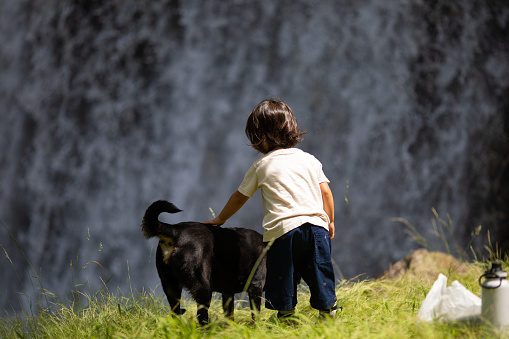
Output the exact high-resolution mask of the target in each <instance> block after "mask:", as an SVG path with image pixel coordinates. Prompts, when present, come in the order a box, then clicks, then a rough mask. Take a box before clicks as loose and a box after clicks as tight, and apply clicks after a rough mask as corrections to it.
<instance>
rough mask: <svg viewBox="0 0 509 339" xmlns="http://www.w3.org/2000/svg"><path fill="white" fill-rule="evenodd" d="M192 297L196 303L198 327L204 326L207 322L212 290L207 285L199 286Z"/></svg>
mask: <svg viewBox="0 0 509 339" xmlns="http://www.w3.org/2000/svg"><path fill="white" fill-rule="evenodd" d="M192 296H193V298H194V300H195V301H196V303H198V312H197V317H198V322H199V323H200V325H205V324H207V323H208V322H209V307H210V300H211V299H212V290H211V288H210V286H209V284H206V283H202V284H200V287H199V288H197V289H195V291H194V293H192Z"/></svg>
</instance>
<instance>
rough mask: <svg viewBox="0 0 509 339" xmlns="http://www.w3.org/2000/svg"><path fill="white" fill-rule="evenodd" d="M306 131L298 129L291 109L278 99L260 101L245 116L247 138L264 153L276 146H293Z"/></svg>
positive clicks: (255, 147)
mask: <svg viewBox="0 0 509 339" xmlns="http://www.w3.org/2000/svg"><path fill="white" fill-rule="evenodd" d="M306 133H307V132H301V131H299V126H298V125H297V119H296V118H295V115H293V112H292V110H291V109H290V107H288V105H287V104H285V103H284V102H282V101H279V100H274V99H268V100H264V101H262V102H260V103H259V104H258V105H257V106H256V107H255V108H254V109H253V111H252V112H251V114H249V117H248V118H247V123H246V135H247V138H248V139H249V141H250V142H251V146H253V148H254V149H256V150H257V151H259V152H261V153H264V154H265V153H268V152H270V151H272V150H273V149H275V148H276V147H281V148H291V147H294V146H295V145H297V144H298V143H299V142H301V141H302V136H303V135H304V134H306Z"/></svg>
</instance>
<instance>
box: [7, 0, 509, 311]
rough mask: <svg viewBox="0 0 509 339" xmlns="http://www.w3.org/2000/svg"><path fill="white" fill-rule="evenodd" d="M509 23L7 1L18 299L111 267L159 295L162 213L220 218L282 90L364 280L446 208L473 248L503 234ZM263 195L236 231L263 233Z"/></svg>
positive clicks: (419, 14)
mask: <svg viewBox="0 0 509 339" xmlns="http://www.w3.org/2000/svg"><path fill="white" fill-rule="evenodd" d="M508 27H509V5H508V3H507V2H506V1H504V0H500V1H494V0H492V1H485V0H482V1H481V0H478V1H474V0H473V1H462V0H451V1H446V2H445V1H425V0H399V1H398V0H395V1H383V2H381V1H375V0H365V1H349V0H342V1H321V2H314V1H310V0H299V1H295V0H292V1H287V0H283V1H247V0H246V1H241V0H238V1H234V0H231V1H206V2H202V1H179V0H166V1H163V0H158V1H151V2H149V3H147V2H140V1H134V0H122V1H121V0H110V1H99V0H95V1H91V0H73V1H62V0H46V1H29V0H16V1H14V0H8V1H3V2H2V3H0V39H1V40H0V41H1V42H2V46H1V47H0V72H1V73H0V107H1V113H0V114H1V117H2V123H1V125H0V132H1V133H0V146H1V149H2V152H1V153H0V176H1V178H2V180H1V181H0V185H1V186H0V189H1V190H0V201H1V202H2V204H1V205H0V220H1V221H2V223H3V226H4V227H2V228H1V229H0V234H1V244H2V247H3V249H4V252H5V254H6V255H5V257H3V258H2V259H0V269H1V271H2V272H3V273H2V274H3V275H2V279H1V284H2V287H1V288H0V290H1V291H2V292H0V293H1V294H0V296H1V297H0V298H1V299H0V302H1V305H2V306H3V307H4V308H7V309H11V308H16V307H17V303H18V301H17V300H18V299H19V295H18V294H16V293H15V292H21V293H25V294H28V295H30V293H32V292H33V291H34V290H35V291H38V290H39V289H40V287H41V286H42V287H44V288H45V289H47V290H49V291H52V292H54V293H57V294H58V295H60V296H63V297H65V296H66V293H67V292H68V291H70V290H71V289H72V288H73V286H74V285H76V284H78V283H83V282H86V281H88V282H89V283H90V284H92V285H93V288H94V289H97V288H99V287H100V286H101V281H100V280H99V277H100V278H101V279H103V281H107V280H108V279H109V278H110V277H111V280H109V282H108V286H109V288H110V289H112V290H116V286H120V288H123V289H126V288H128V287H132V288H137V289H139V288H142V287H145V288H150V289H153V288H155V287H156V286H157V284H158V278H157V274H156V271H155V263H154V259H153V257H154V253H155V251H154V247H155V243H154V241H146V240H145V239H144V238H143V237H142V234H141V230H140V226H139V225H140V222H141V218H142V216H143V213H144V210H145V208H146V207H147V206H148V205H149V204H150V203H151V202H152V201H154V200H158V199H167V200H170V201H172V202H173V203H175V204H176V205H177V206H178V207H179V208H181V209H183V210H184V212H182V213H181V214H179V215H172V216H164V217H163V218H164V220H166V221H170V222H176V221H184V220H208V219H210V218H211V215H210V211H209V207H210V208H212V209H213V210H215V211H219V210H220V209H221V208H222V206H223V205H224V203H225V202H226V200H227V199H228V197H229V195H230V194H231V193H232V192H233V191H234V190H235V189H236V188H237V187H238V185H239V184H240V181H241V180H242V177H243V175H244V172H245V171H246V170H247V168H248V167H249V165H250V164H251V163H252V161H254V160H255V159H256V158H257V157H258V156H259V155H257V154H256V152H255V151H254V150H252V149H250V147H249V146H248V145H247V139H246V137H245V136H244V132H243V131H244V124H245V121H246V118H247V115H248V113H249V112H250V111H251V109H252V108H253V107H254V106H255V105H256V104H257V103H258V102H259V101H261V100H262V99H264V98H266V97H278V98H281V99H283V100H285V101H286V102H287V103H288V104H289V105H290V107H292V109H293V110H294V112H295V114H296V116H297V118H298V120H299V124H300V126H301V128H302V129H304V130H307V131H308V132H309V133H308V134H307V135H306V137H305V140H304V141H303V143H302V144H301V145H300V146H299V147H301V148H302V149H304V150H306V151H309V152H311V153H313V154H314V155H315V156H316V157H317V158H318V159H319V160H320V161H321V162H322V163H323V166H324V170H325V173H326V175H327V176H328V177H329V179H330V180H331V188H332V190H333V192H334V194H335V202H336V228H337V237H336V238H335V240H334V242H333V252H334V254H333V255H334V259H335V262H336V263H337V268H338V271H341V274H342V275H343V276H344V277H346V278H351V277H354V276H356V275H358V274H361V273H366V274H368V275H369V276H376V275H378V274H379V273H380V272H382V271H383V269H385V268H387V266H388V265H389V264H390V263H392V262H394V261H396V260H398V259H400V258H401V257H402V256H404V255H406V254H408V253H409V252H410V251H411V250H412V249H415V248H416V244H415V243H413V242H412V241H411V240H409V238H408V236H407V235H406V234H405V233H404V227H403V226H402V224H400V223H396V222H394V221H393V220H392V219H393V218H394V217H403V218H406V219H407V220H409V221H410V222H412V223H413V224H414V225H416V227H417V228H418V229H419V230H420V231H421V232H422V233H423V234H426V232H427V230H428V229H429V228H430V226H431V222H430V220H431V218H432V216H433V215H432V212H431V209H432V208H435V209H436V210H437V212H438V213H440V215H441V216H443V217H445V216H446V215H447V214H449V215H450V217H451V220H452V221H453V222H454V224H455V227H456V235H455V237H457V238H458V239H460V240H461V241H466V240H468V237H469V234H470V232H471V231H472V230H473V229H474V227H476V226H477V225H479V224H480V223H483V227H485V229H491V231H492V236H494V237H499V240H500V241H501V242H503V241H504V239H507V238H509V237H508V236H507V233H503V232H504V231H503V230H504V229H506V228H507V220H508V216H507V211H508V210H509V206H508V205H507V201H509V198H508V197H509V193H508V191H507V187H509V186H508V180H509V179H508V178H509V169H508V159H509V138H508V135H509V99H508V98H509V43H508V36H509V32H508V29H509V28H508ZM347 183H348V189H347ZM260 200H261V198H260V196H259V195H255V197H254V198H253V199H250V201H249V202H248V203H247V205H246V206H245V207H244V208H243V209H242V210H241V211H240V212H239V213H238V214H237V215H236V216H234V217H233V218H232V219H231V220H229V222H228V225H229V226H244V227H249V228H254V229H258V230H260V223H261V219H262V215H261V213H262V208H261V201H260ZM347 216H348V217H347ZM504 227H505V228H504ZM11 234H12V237H11ZM504 236H505V238H504ZM13 239H16V241H14V240H13ZM18 245H19V247H18ZM21 251H22V252H23V253H24V255H25V256H26V258H25V257H23V254H22V252H21ZM27 261H29V262H30V264H31V267H27ZM35 274H37V278H36V284H35V286H34V287H32V284H31V283H30V281H32V282H33V281H34V278H33V277H34V275H35ZM30 277H32V278H30Z"/></svg>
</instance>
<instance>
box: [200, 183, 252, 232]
mask: <svg viewBox="0 0 509 339" xmlns="http://www.w3.org/2000/svg"><path fill="white" fill-rule="evenodd" d="M248 199H249V197H248V196H245V195H244V194H242V193H240V192H239V191H235V193H233V194H232V196H231V197H230V199H229V200H228V202H227V203H226V205H225V206H224V208H223V210H222V211H221V213H219V215H218V216H217V217H215V218H214V219H213V220H208V221H205V222H204V224H211V225H218V226H219V225H222V224H224V223H225V222H226V220H228V219H230V217H231V216H232V215H234V214H235V213H236V212H237V211H238V210H239V209H240V208H241V207H242V206H244V204H245V203H246V201H247V200H248Z"/></svg>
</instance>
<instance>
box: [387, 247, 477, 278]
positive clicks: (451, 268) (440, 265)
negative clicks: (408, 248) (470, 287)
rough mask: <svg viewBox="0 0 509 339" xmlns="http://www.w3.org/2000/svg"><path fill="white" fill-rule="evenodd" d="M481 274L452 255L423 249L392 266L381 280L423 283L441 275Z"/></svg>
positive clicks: (475, 268)
mask: <svg viewBox="0 0 509 339" xmlns="http://www.w3.org/2000/svg"><path fill="white" fill-rule="evenodd" d="M481 272H482V271H481V269H480V268H477V267H475V266H474V265H472V264H469V263H465V262H461V261H460V260H458V259H456V258H455V257H453V256H452V255H449V254H446V253H442V252H429V251H427V250H426V249H424V248H421V249H418V250H416V251H415V252H413V253H411V254H409V255H408V256H406V257H405V258H403V259H401V260H399V261H398V262H396V263H395V264H393V265H391V266H390V267H389V269H387V270H386V271H385V272H383V273H382V274H381V275H380V277H379V278H381V279H400V278H402V277H409V278H411V279H416V280H422V281H425V280H428V281H435V280H436V279H437V277H438V275H439V274H440V273H442V274H445V275H449V273H454V274H456V275H458V276H472V275H474V276H480V275H481Z"/></svg>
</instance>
